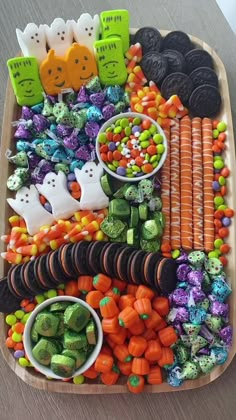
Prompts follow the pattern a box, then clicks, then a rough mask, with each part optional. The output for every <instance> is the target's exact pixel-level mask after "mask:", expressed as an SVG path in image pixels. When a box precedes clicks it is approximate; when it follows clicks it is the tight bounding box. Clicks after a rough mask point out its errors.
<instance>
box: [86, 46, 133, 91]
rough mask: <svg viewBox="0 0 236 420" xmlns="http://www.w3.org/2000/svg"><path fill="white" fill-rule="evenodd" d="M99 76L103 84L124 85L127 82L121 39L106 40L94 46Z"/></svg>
mask: <svg viewBox="0 0 236 420" xmlns="http://www.w3.org/2000/svg"><path fill="white" fill-rule="evenodd" d="M94 46H95V48H96V53H97V63H98V68H99V76H100V79H101V82H102V83H103V84H122V83H124V82H125V80H126V76H127V71H126V67H125V62H124V57H123V51H122V43H121V40H120V39H119V38H111V39H104V40H101V41H97V42H95V44H94Z"/></svg>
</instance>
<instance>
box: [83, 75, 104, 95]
mask: <svg viewBox="0 0 236 420" xmlns="http://www.w3.org/2000/svg"><path fill="white" fill-rule="evenodd" d="M86 88H87V89H88V90H89V91H90V92H91V93H97V92H101V90H102V87H101V83H100V79H99V77H98V76H95V77H94V78H93V79H91V80H90V81H89V82H88V83H87V84H86Z"/></svg>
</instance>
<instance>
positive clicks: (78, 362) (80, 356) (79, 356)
mask: <svg viewBox="0 0 236 420" xmlns="http://www.w3.org/2000/svg"><path fill="white" fill-rule="evenodd" d="M62 356H67V357H71V359H74V361H75V368H76V369H79V368H80V367H81V366H82V365H83V364H84V363H85V362H86V353H85V352H83V351H78V350H69V349H65V350H63V352H62Z"/></svg>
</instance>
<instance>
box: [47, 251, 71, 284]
mask: <svg viewBox="0 0 236 420" xmlns="http://www.w3.org/2000/svg"><path fill="white" fill-rule="evenodd" d="M58 253H59V250H58V249H56V250H55V251H52V252H50V254H48V255H49V257H48V260H47V262H48V267H49V270H50V273H51V276H52V278H53V279H54V281H55V284H56V285H58V284H61V283H64V282H66V281H67V280H68V276H67V275H66V274H64V271H63V270H62V268H61V266H60V265H59V262H58Z"/></svg>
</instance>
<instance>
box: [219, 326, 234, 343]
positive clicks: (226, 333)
mask: <svg viewBox="0 0 236 420" xmlns="http://www.w3.org/2000/svg"><path fill="white" fill-rule="evenodd" d="M219 336H220V338H222V340H223V341H224V342H225V344H227V345H228V346H231V345H232V340H233V328H232V327H231V326H230V325H228V326H227V327H224V328H222V329H221V330H220V331H219Z"/></svg>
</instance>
